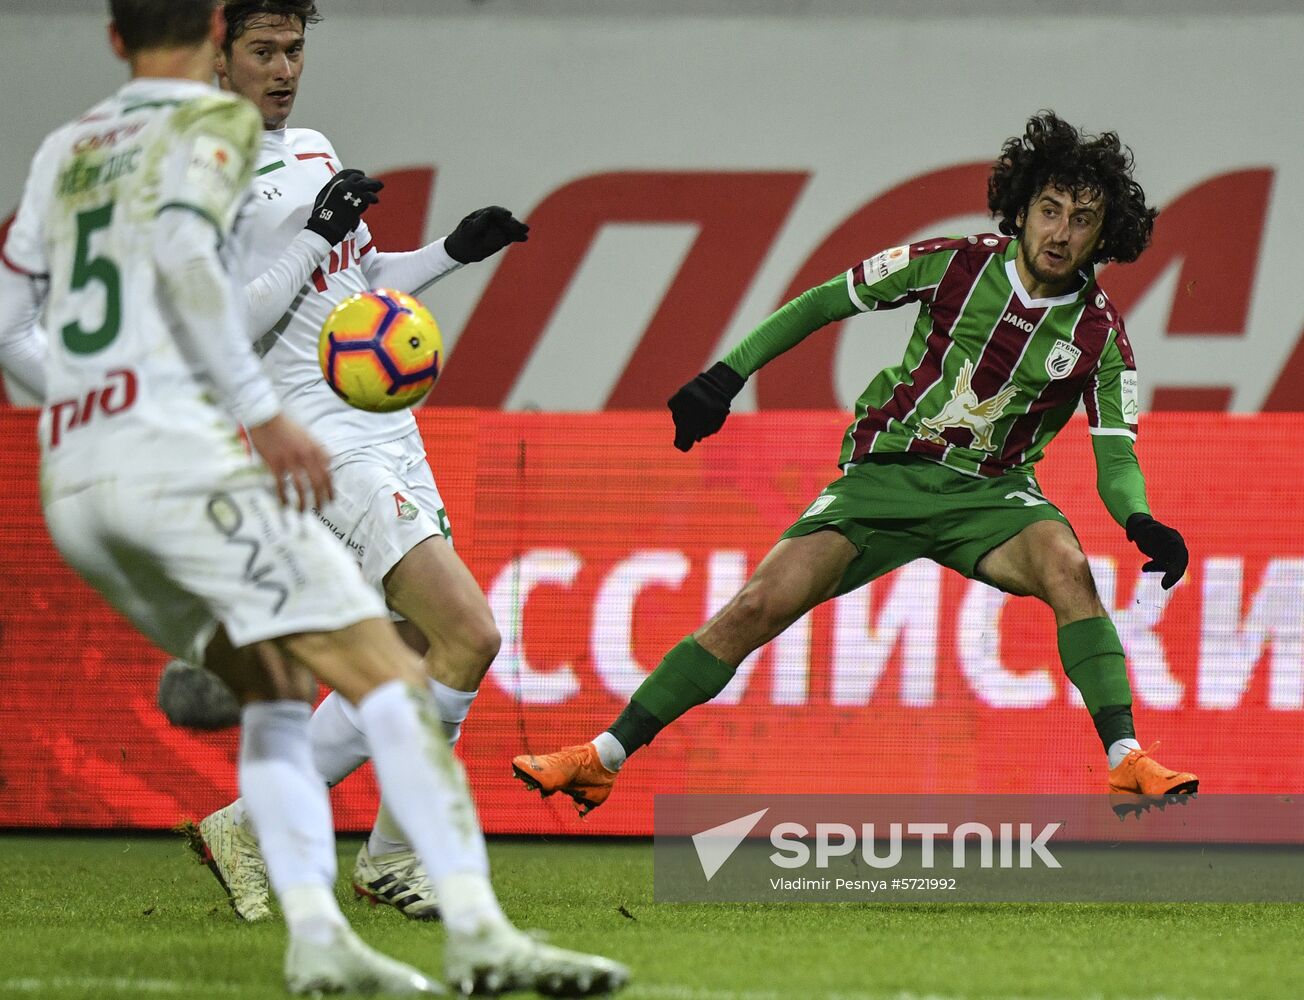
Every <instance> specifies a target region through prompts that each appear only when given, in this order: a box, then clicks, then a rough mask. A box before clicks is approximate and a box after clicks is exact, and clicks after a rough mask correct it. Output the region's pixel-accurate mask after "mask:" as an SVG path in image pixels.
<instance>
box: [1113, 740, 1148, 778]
mask: <svg viewBox="0 0 1304 1000" xmlns="http://www.w3.org/2000/svg"><path fill="white" fill-rule="evenodd" d="M1140 749H1141V744H1140V743H1138V742H1137V741H1136V740H1134V739H1132V738H1131V737H1130V736H1129V737H1124V738H1123V739H1121V740H1115V741H1114V742H1113V743H1111V744H1110V745H1109V749H1108V750H1106V751H1105V752H1106V753H1107V754H1109V769H1110V770H1111V771H1112V770H1113V769H1114V768H1116V767H1118V765H1119V764H1121V763H1123V759H1124V758H1125V757H1127V755H1128V754H1130V753H1131V752H1132V751H1133V750H1140Z"/></svg>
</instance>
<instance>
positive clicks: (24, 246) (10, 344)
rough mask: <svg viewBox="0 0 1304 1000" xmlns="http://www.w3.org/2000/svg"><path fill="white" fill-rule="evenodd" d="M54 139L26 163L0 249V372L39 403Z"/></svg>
mask: <svg viewBox="0 0 1304 1000" xmlns="http://www.w3.org/2000/svg"><path fill="white" fill-rule="evenodd" d="M57 135H58V133H55V135H52V136H50V137H49V138H47V139H46V141H45V142H44V143H42V145H41V147H40V149H38V150H37V152H36V155H35V156H34V157H33V158H32V165H31V168H30V169H29V171H28V175H27V182H26V183H25V184H24V186H23V199H22V201H21V202H20V203H19V205H18V212H17V214H16V215H15V216H14V221H13V224H12V225H11V226H10V227H9V231H8V233H7V234H6V236H5V239H4V244H3V246H0V366H2V367H3V368H4V369H5V371H6V372H8V373H9V375H10V376H11V377H13V378H14V379H16V380H17V381H18V382H19V383H21V385H22V387H23V388H24V389H26V390H27V391H28V392H29V393H31V394H32V395H33V396H35V397H36V398H37V399H43V398H44V397H45V359H46V352H47V341H46V336H45V333H44V331H43V330H42V329H41V328H40V326H39V325H38V324H39V319H40V314H41V308H42V307H43V306H44V304H45V298H46V295H47V293H48V291H49V270H50V267H49V261H48V260H47V257H46V247H45V226H46V217H47V215H48V214H49V209H50V198H51V197H52V194H53V190H54V164H53V162H52V160H53V157H54V152H53V150H54V148H55V142H56V137H57Z"/></svg>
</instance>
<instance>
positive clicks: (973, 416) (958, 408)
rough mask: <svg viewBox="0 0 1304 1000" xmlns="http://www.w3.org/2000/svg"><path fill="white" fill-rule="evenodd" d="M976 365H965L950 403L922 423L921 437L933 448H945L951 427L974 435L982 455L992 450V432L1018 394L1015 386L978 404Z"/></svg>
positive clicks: (956, 378)
mask: <svg viewBox="0 0 1304 1000" xmlns="http://www.w3.org/2000/svg"><path fill="white" fill-rule="evenodd" d="M972 383H973V362H972V361H966V362H965V363H964V366H963V367H962V368H961V369H960V374H958V375H956V377H955V388H954V389H952V390H951V399H950V401H949V402H947V404H946V405H945V406H943V407H942V409H941V411H940V412H939V413H938V414H937V416H935V417H928V418H926V419H924V420H922V421H920V423H921V424H923V429H922V430H921V431H920V432H919V437H921V438H923V439H924V440H925V441H932V442H933V443H934V444H946V443H947V441H946V439H945V438H943V437H942V431H944V430H946V429H947V428H948V427H964V428H966V429H967V430H969V431H970V432H972V434H973V446H974V447H975V448H976V449H978V450H979V451H986V452H990V451H991V450H992V447H993V445H992V431H994V430H995V429H996V421H998V420H1000V419H1001V414H1002V413H1004V412H1005V408H1006V407H1007V406H1009V405H1010V400H1012V399H1013V398H1014V397H1015V394H1016V393H1018V391H1019V390H1018V389H1017V388H1016V387H1015V386H1012V385H1007V386H1005V388H1003V389H1002V390H1001V391H1000V392H998V393H997V394H996V395H995V396H992V397H991V398H990V399H984V400H979V399H978V394H977V393H976V392H974V391H973V384H972Z"/></svg>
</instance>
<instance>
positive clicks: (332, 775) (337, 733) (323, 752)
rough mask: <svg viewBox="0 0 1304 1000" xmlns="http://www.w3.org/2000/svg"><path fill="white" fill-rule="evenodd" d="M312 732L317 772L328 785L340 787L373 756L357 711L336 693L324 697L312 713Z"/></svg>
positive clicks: (313, 755) (313, 753) (310, 729)
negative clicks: (363, 733)
mask: <svg viewBox="0 0 1304 1000" xmlns="http://www.w3.org/2000/svg"><path fill="white" fill-rule="evenodd" d="M309 732H310V733H311V734H312V757H313V761H314V762H315V763H316V765H317V773H319V774H320V775H321V776H322V778H324V779H325V781H326V784H328V785H331V786H334V785H338V784H339V783H340V782H341V781H343V780H344V779H345V778H347V777H348V776H349V775H350V774H352V773H353V772H354V771H356V770H357V769H358V768H360V767H361V766H362V765H363V764H365V763H366V762H367V760H368V758H370V757H371V748H370V747H368V746H367V738H366V737H365V736H363V735H362V723H361V722H360V721H359V720H358V710H357V709H356V708H354V707H353V706H352V705H351V704H350V703H349V700H348V699H347V698H344V697H341V696H340V694H339V693H338V692H336V691H332V692H331V693H330V694H328V695H327V696H326V697H325V698H323V699H322V703H321V704H320V705H318V706H317V711H315V712H313V713H312V724H311V726H310V728H309Z"/></svg>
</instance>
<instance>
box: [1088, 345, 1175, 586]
mask: <svg viewBox="0 0 1304 1000" xmlns="http://www.w3.org/2000/svg"><path fill="white" fill-rule="evenodd" d="M1083 402H1084V403H1085V404H1086V408H1087V422H1088V424H1089V426H1090V430H1091V447H1092V452H1093V453H1094V455H1095V459H1096V491H1097V492H1098V493H1099V494H1100V499H1101V500H1102V501H1104V504H1105V508H1106V509H1107V510H1108V511H1109V513H1110V516H1111V517H1113V519H1114V520H1115V521H1116V522H1118V524H1119V525H1120V526H1122V527H1123V528H1124V529H1125V530H1126V532H1127V537H1128V540H1129V541H1131V542H1135V543H1136V546H1137V548H1139V549H1140V550H1141V551H1142V552H1143V553H1145V555H1147V556H1149V557H1150V561H1149V562H1147V563H1146V564H1145V565H1144V566H1142V567H1141V568H1142V570H1143V571H1144V572H1161V573H1163V574H1164V577H1163V580H1162V583H1163V587H1164V589H1165V590H1168V589H1170V588H1172V587H1173V586H1175V585H1176V584H1177V581H1178V580H1180V579H1181V578H1182V575H1183V574H1184V573H1185V572H1186V566H1187V563H1188V561H1189V555H1188V553H1187V550H1186V543H1185V541H1183V539H1182V536H1181V534H1180V533H1179V532H1178V531H1177V530H1176V529H1175V528H1170V527H1168V526H1167V525H1166V524H1161V523H1160V522H1159V521H1156V520H1155V519H1154V517H1153V516H1152V515H1151V513H1150V504H1149V502H1148V501H1147V499H1146V485H1145V477H1144V476H1143V475H1142V474H1141V463H1140V462H1138V461H1137V456H1136V448H1135V444H1136V433H1137V420H1138V419H1139V412H1140V405H1139V403H1140V401H1139V397H1138V393H1137V374H1136V367H1135V365H1134V364H1133V363H1132V351H1131V348H1130V347H1129V346H1128V343H1127V334H1126V333H1125V332H1124V331H1123V329H1122V327H1121V326H1120V328H1119V329H1118V330H1117V331H1116V333H1115V335H1114V336H1113V337H1112V339H1111V340H1110V343H1109V344H1108V345H1107V347H1106V348H1105V351H1104V353H1103V355H1102V356H1101V361H1100V365H1099V367H1098V368H1097V371H1096V374H1095V375H1094V376H1093V378H1092V380H1091V382H1090V383H1089V384H1088V386H1087V389H1086V392H1085V393H1084V396H1083Z"/></svg>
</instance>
